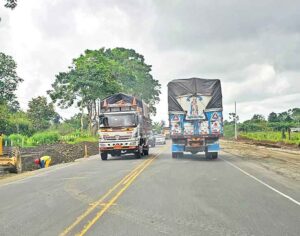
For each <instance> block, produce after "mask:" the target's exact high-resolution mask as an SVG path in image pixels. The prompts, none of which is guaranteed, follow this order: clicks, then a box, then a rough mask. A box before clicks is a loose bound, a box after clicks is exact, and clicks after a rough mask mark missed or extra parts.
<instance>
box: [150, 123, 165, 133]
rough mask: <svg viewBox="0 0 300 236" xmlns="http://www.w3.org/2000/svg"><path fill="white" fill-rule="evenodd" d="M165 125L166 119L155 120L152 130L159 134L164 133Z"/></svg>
mask: <svg viewBox="0 0 300 236" xmlns="http://www.w3.org/2000/svg"><path fill="white" fill-rule="evenodd" d="M163 127H164V121H161V122H153V124H152V130H153V131H154V132H155V133H157V134H161V133H162V130H163Z"/></svg>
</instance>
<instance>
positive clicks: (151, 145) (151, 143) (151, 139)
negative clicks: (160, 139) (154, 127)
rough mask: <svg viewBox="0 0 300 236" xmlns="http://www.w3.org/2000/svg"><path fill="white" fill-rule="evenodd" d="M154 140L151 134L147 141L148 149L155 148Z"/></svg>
mask: <svg viewBox="0 0 300 236" xmlns="http://www.w3.org/2000/svg"><path fill="white" fill-rule="evenodd" d="M155 140H156V138H155V135H154V134H153V133H152V132H151V133H150V135H149V141H148V144H149V146H150V147H155Z"/></svg>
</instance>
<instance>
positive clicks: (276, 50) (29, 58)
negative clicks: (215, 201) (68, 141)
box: [0, 0, 300, 121]
mask: <svg viewBox="0 0 300 236" xmlns="http://www.w3.org/2000/svg"><path fill="white" fill-rule="evenodd" d="M2 2H3V1H2ZM18 2H19V4H18V6H17V8H15V9H14V10H9V9H6V8H4V7H3V6H2V5H4V4H2V5H1V6H0V17H1V22H0V51H1V52H4V53H6V54H8V55H11V56H12V57H13V58H14V59H15V61H16V62H17V64H18V68H17V72H18V75H19V76H20V77H21V78H23V79H24V82H23V83H22V84H21V85H20V86H19V88H18V91H17V95H18V99H19V102H20V104H21V107H22V108H23V109H27V103H28V101H29V100H30V99H31V98H32V97H36V96H40V95H46V91H47V90H49V89H51V84H52V83H53V82H54V80H55V75H56V74H58V73H59V72H62V71H67V68H68V66H70V65H71V62H72V59H73V58H76V57H78V56H79V55H80V54H81V53H83V52H84V50H85V49H99V48H101V47H106V48H113V47H126V48H133V49H135V50H136V51H137V52H138V53H140V54H143V55H144V56H145V59H146V63H147V64H150V65H152V75H153V77H154V78H155V79H157V80H159V81H160V83H161V84H162V94H161V96H160V99H161V101H160V103H159V104H158V105H157V115H156V117H154V120H156V121H159V120H162V119H164V120H167V115H168V112H167V87H166V86H167V83H168V82H169V81H171V80H173V79H179V78H190V77H199V78H208V79H221V82H222V90H223V104H224V115H225V118H228V114H229V113H230V112H233V111H234V102H235V101H236V102H237V113H238V115H239V117H240V120H246V119H250V118H251V117H252V116H253V114H263V115H264V116H267V115H268V114H269V113H270V112H272V111H274V112H282V111H285V110H288V109H289V108H293V107H300V14H299V9H300V1H298V0H286V1H282V0H264V1H261V0H252V1H240V0H226V1H224V0H210V1H207V0H189V1H184V0H182V1H181V0H76V1H75V0H43V1H41V0H26V1H24V0H20V1H18ZM76 111H77V109H76V108H70V109H67V110H60V109H59V113H60V114H62V115H63V117H65V118H67V117H70V116H72V115H73V114H74V113H75V112H76Z"/></svg>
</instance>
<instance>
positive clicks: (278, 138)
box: [239, 132, 300, 145]
mask: <svg viewBox="0 0 300 236" xmlns="http://www.w3.org/2000/svg"><path fill="white" fill-rule="evenodd" d="M285 135H286V138H282V133H281V132H251V133H239V137H241V138H246V139H251V140H255V141H269V142H275V143H278V142H283V143H286V144H296V145H300V133H291V137H290V139H289V137H288V134H287V133H286V134H285Z"/></svg>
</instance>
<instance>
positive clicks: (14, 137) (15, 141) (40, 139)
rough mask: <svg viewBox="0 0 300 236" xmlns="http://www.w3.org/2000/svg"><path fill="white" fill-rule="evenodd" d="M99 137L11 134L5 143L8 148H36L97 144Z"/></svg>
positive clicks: (77, 134) (6, 137)
mask: <svg viewBox="0 0 300 236" xmlns="http://www.w3.org/2000/svg"><path fill="white" fill-rule="evenodd" d="M97 141H98V137H97V136H96V137H94V136H91V135H90V134H89V133H88V132H83V133H81V132H80V131H76V132H73V133H70V134H68V135H64V136H61V135H60V134H59V132H58V131H44V132H38V133H35V134H34V135H32V136H31V137H27V136H24V135H20V134H11V135H9V136H5V137H4V142H5V143H6V144H7V145H8V146H20V147H34V146H39V145H44V144H53V143H57V142H65V143H69V144H76V143H81V142H97Z"/></svg>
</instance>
